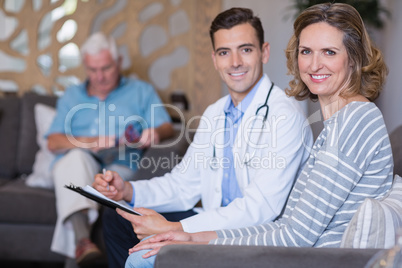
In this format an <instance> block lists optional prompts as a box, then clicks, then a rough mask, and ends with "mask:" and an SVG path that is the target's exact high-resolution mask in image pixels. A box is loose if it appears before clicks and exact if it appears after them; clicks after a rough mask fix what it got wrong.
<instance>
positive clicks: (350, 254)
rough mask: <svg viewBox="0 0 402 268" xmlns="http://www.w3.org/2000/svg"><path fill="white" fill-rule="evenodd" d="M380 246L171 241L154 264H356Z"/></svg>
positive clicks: (159, 267) (232, 267) (330, 267)
mask: <svg viewBox="0 0 402 268" xmlns="http://www.w3.org/2000/svg"><path fill="white" fill-rule="evenodd" d="M378 251H379V249H345V248H311V247H274V246H230V245H168V246H165V247H163V248H161V250H160V251H159V253H158V255H157V257H156V260H155V266H154V267H155V268H165V267H174V268H187V267H208V268H215V267H216V268H237V267H241V268H244V267H264V268H270V267H272V268H322V267H325V268H339V267H342V268H356V267H364V265H365V264H366V263H367V262H368V261H369V260H370V258H372V256H374V255H375V254H376V253H377V252H378Z"/></svg>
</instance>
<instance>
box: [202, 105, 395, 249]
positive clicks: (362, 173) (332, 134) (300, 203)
mask: <svg viewBox="0 0 402 268" xmlns="http://www.w3.org/2000/svg"><path fill="white" fill-rule="evenodd" d="M393 167H394V164H393V157H392V151H391V146H390V142H389V138H388V133H387V130H386V127H385V123H384V119H383V117H382V114H381V112H380V110H379V109H378V108H377V107H376V106H375V104H374V103H370V102H352V103H349V104H348V105H346V106H345V107H344V108H342V109H341V110H340V111H338V112H337V113H335V114H334V115H333V116H332V117H331V118H329V119H328V120H326V121H325V122H324V129H323V130H322V131H321V133H320V135H319V137H318V138H317V140H316V142H315V143H314V146H313V148H312V149H311V153H310V157H309V159H308V161H307V163H306V165H305V167H304V168H303V171H302V173H301V174H300V176H299V178H298V180H297V181H296V184H295V186H294V188H293V190H292V192H291V194H290V196H289V200H288V203H287V205H286V208H285V212H284V214H283V216H282V217H281V218H280V219H278V220H276V221H274V222H268V223H264V224H261V225H257V226H252V227H247V228H240V229H232V230H220V231H217V234H218V238H217V239H215V240H212V241H210V244H225V245H266V246H268V245H271V246H293V247H339V246H340V243H341V239H342V235H343V233H344V231H345V229H346V227H347V225H348V223H349V222H350V220H351V219H352V217H353V215H354V214H355V212H356V211H357V209H358V207H359V205H360V204H362V203H363V201H364V199H365V198H375V199H379V198H381V197H383V196H384V195H385V194H386V193H387V191H388V190H389V189H390V188H391V185H392V177H393Z"/></svg>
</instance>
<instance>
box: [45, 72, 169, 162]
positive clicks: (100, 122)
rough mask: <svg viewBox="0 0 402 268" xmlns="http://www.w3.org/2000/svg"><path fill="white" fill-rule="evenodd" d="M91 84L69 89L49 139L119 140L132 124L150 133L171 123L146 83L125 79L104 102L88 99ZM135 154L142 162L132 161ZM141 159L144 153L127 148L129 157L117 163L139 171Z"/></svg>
mask: <svg viewBox="0 0 402 268" xmlns="http://www.w3.org/2000/svg"><path fill="white" fill-rule="evenodd" d="M87 83H88V82H85V83H82V84H80V85H76V86H72V87H70V88H68V89H67V90H66V91H65V93H64V95H63V96H62V97H61V98H60V99H59V100H58V102H57V113H56V117H55V119H54V120H53V122H52V125H51V127H50V129H49V131H48V132H47V134H46V136H48V135H50V134H53V133H63V134H70V135H73V136H89V137H96V136H104V135H105V136H109V135H114V136H116V138H117V139H118V138H119V137H121V135H123V133H124V131H125V129H126V127H127V126H128V125H130V124H133V123H137V125H138V123H140V124H141V126H142V129H146V128H154V127H158V126H160V125H161V124H163V123H165V122H170V121H171V119H170V116H169V114H168V113H167V112H166V110H165V108H164V107H163V106H162V105H161V104H162V102H161V100H160V98H159V96H158V94H157V93H156V92H155V90H154V88H153V87H152V86H151V85H150V84H148V83H146V82H144V81H141V80H133V79H128V78H124V77H122V78H120V82H119V85H118V87H117V88H116V89H114V90H113V91H112V92H110V93H109V95H108V96H107V98H106V99H105V100H103V101H101V100H99V98H98V97H96V96H89V95H88V93H87ZM133 153H135V157H136V158H138V159H131V160H130V157H131V158H134V157H133ZM141 155H142V151H141V150H138V149H135V148H128V147H126V150H125V157H117V159H115V160H114V161H113V163H114V164H121V165H126V166H128V167H130V168H132V169H133V170H135V169H136V168H137V167H138V165H135V164H133V163H132V162H133V161H132V160H137V161H139V158H140V156H141ZM61 156H62V155H59V156H58V157H59V158H60V157H61ZM116 156H117V154H116ZM119 158H120V159H119ZM123 158H124V159H123Z"/></svg>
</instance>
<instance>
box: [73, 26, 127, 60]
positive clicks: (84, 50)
mask: <svg viewBox="0 0 402 268" xmlns="http://www.w3.org/2000/svg"><path fill="white" fill-rule="evenodd" d="M105 49H107V50H109V52H110V55H112V58H113V59H114V60H115V61H117V60H118V58H119V54H118V53H117V45H116V41H115V40H114V38H113V37H111V36H109V37H108V36H106V35H105V34H104V33H101V32H97V33H94V34H92V35H91V36H90V37H88V39H87V40H86V41H85V42H84V44H83V45H82V46H81V56H82V58H84V57H85V55H86V54H89V55H96V54H98V53H99V52H101V51H102V50H105Z"/></svg>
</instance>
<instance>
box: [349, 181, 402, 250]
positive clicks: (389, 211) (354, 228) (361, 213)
mask: <svg viewBox="0 0 402 268" xmlns="http://www.w3.org/2000/svg"><path fill="white" fill-rule="evenodd" d="M400 227H402V178H401V177H400V176H398V175H395V178H394V183H393V185H392V188H391V190H390V191H389V192H388V194H387V195H386V196H385V197H384V198H383V199H382V200H375V199H372V198H367V199H366V200H365V201H364V202H363V204H362V205H361V206H360V207H359V209H358V210H357V212H356V214H355V215H354V216H353V218H352V220H351V221H350V223H349V225H348V227H347V228H346V230H345V233H344V234H343V237H342V242H341V247H345V248H390V247H392V246H393V245H394V244H395V233H396V230H397V229H398V228H400Z"/></svg>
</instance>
